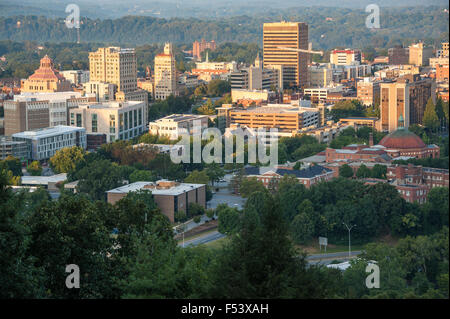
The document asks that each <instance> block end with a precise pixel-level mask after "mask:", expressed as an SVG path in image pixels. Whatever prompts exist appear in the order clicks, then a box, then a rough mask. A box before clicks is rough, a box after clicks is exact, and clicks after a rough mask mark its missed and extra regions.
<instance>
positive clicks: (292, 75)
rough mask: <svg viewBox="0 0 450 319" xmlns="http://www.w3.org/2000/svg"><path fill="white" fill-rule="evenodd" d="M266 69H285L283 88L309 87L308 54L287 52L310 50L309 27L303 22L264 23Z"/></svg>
mask: <svg viewBox="0 0 450 319" xmlns="http://www.w3.org/2000/svg"><path fill="white" fill-rule="evenodd" d="M263 32H264V35H263V48H264V57H263V60H264V67H265V68H270V67H272V66H282V67H283V86H284V87H289V86H291V85H292V86H297V87H300V88H304V87H306V86H307V85H308V54H307V53H303V52H295V51H290V50H286V49H283V48H290V49H303V50H308V25H307V24H306V23H303V22H285V21H283V22H277V23H264V27H263Z"/></svg>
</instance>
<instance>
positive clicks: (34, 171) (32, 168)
mask: <svg viewBox="0 0 450 319" xmlns="http://www.w3.org/2000/svg"><path fill="white" fill-rule="evenodd" d="M27 172H28V173H30V174H31V175H32V176H40V175H41V174H42V166H41V164H40V163H39V162H38V161H33V162H31V164H30V165H28V167H27Z"/></svg>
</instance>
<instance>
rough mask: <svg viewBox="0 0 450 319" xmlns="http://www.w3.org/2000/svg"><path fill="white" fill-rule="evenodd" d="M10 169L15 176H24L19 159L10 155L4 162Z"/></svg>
mask: <svg viewBox="0 0 450 319" xmlns="http://www.w3.org/2000/svg"><path fill="white" fill-rule="evenodd" d="M1 162H4V163H5V164H6V166H7V168H8V170H10V171H11V172H12V174H13V175H14V176H22V164H21V163H20V160H19V159H18V158H15V157H13V156H11V155H8V156H7V157H6V158H5V160H4V161H1Z"/></svg>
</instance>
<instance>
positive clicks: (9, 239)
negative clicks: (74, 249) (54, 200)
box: [0, 170, 45, 299]
mask: <svg viewBox="0 0 450 319" xmlns="http://www.w3.org/2000/svg"><path fill="white" fill-rule="evenodd" d="M5 173H6V171H5V170H0V269H1V270H2V271H1V272H0V286H1V287H2V289H1V290H0V298H1V299H9V298H42V297H44V296H45V290H44V286H43V281H44V274H43V271H42V269H41V268H39V267H36V266H35V265H34V262H35V260H36V258H35V257H34V256H33V255H31V254H29V253H28V250H29V246H30V244H31V243H32V242H31V240H32V239H31V237H30V235H29V228H28V227H27V226H26V225H25V223H24V218H23V216H21V214H20V212H21V208H22V207H23V204H24V199H23V197H24V194H21V195H20V196H17V195H14V193H13V192H12V190H11V188H9V187H8V185H9V180H8V179H9V177H8V176H6V174H5Z"/></svg>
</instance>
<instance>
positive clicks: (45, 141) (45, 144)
mask: <svg viewBox="0 0 450 319" xmlns="http://www.w3.org/2000/svg"><path fill="white" fill-rule="evenodd" d="M12 138H13V140H14V141H26V142H27V143H28V144H29V145H30V150H31V154H30V156H29V158H31V159H32V160H37V161H43V160H48V159H49V158H50V157H52V156H53V155H55V153H56V151H58V150H60V149H62V148H65V147H72V146H79V147H82V148H84V149H86V146H87V141H86V130H85V129H84V128H79V127H71V126H64V125H59V126H55V127H50V128H44V129H39V130H35V131H25V132H20V133H16V134H13V135H12Z"/></svg>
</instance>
